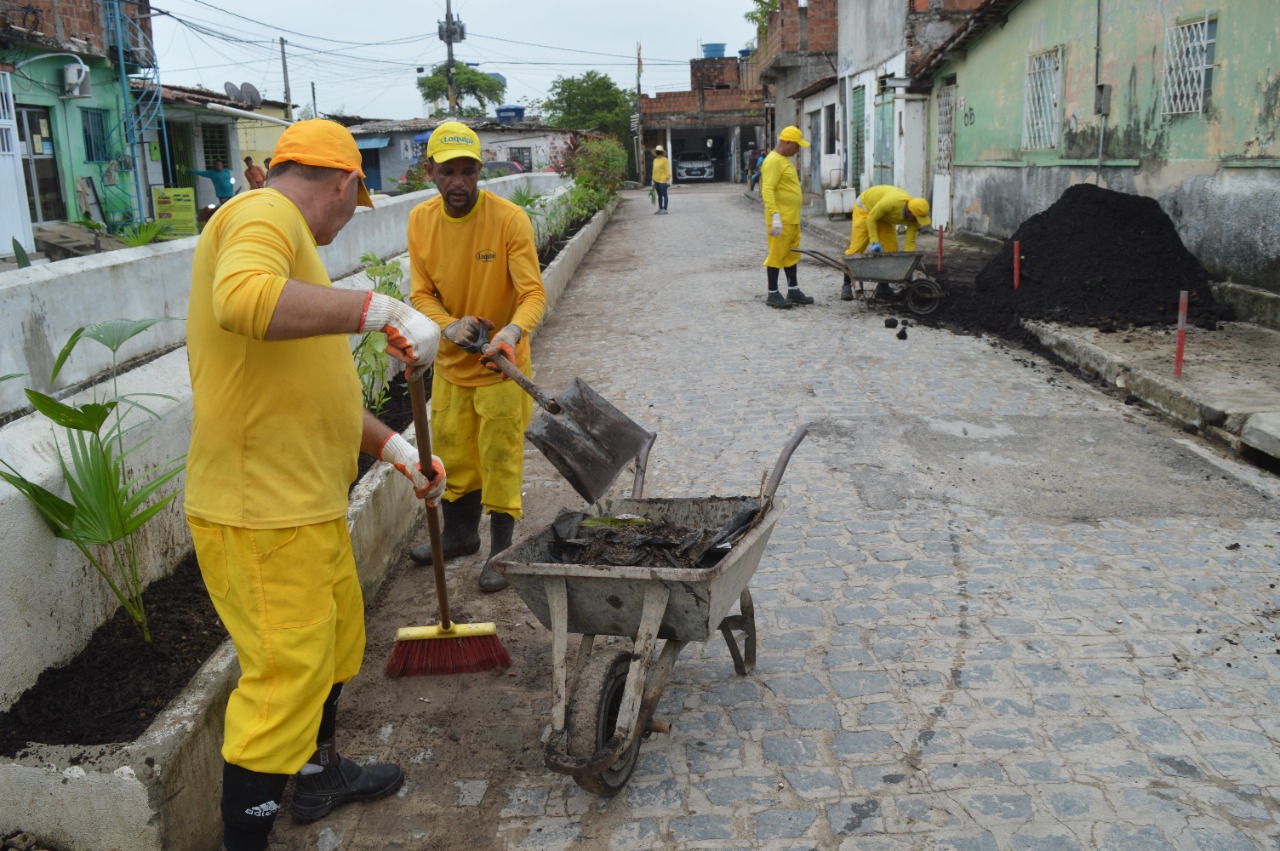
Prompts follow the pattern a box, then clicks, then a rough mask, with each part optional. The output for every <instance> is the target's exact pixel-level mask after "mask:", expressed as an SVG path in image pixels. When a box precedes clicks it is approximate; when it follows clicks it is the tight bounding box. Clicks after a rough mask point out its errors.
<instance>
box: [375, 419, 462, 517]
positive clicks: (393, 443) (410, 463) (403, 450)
mask: <svg viewBox="0 0 1280 851" xmlns="http://www.w3.org/2000/svg"><path fill="white" fill-rule="evenodd" d="M378 460H379V461H386V462H387V463H388V464H390V465H391V466H393V467H395V468H396V469H397V470H399V471H400V472H401V473H403V474H404V476H405V478H407V479H408V480H409V481H410V482H412V483H413V493H414V495H415V496H417V497H418V498H419V499H425V500H426V501H427V505H429V506H431V507H432V508H435V507H436V504H437V503H438V502H439V501H440V495H441V494H442V493H444V484H445V479H444V463H443V462H442V461H441V460H440V459H439V458H438V457H437V456H435V455H432V456H431V473H430V475H429V476H427V475H424V474H423V471H422V463H421V462H420V461H419V458H418V448H417V447H416V446H414V445H413V444H412V443H410V442H409V441H407V440H405V439H404V437H403V436H402V435H400V434H399V433H396V432H392V434H391V436H390V437H388V438H387V439H386V440H385V441H384V442H383V444H382V446H380V447H378Z"/></svg>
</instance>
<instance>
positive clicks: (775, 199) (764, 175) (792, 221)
mask: <svg viewBox="0 0 1280 851" xmlns="http://www.w3.org/2000/svg"><path fill="white" fill-rule="evenodd" d="M760 199H761V200H762V201H764V218H765V221H766V222H767V221H769V220H770V219H772V218H773V214H774V213H777V214H779V215H780V216H782V223H783V224H784V225H798V224H800V205H801V204H803V203H804V192H803V191H801V189H800V175H799V174H798V173H797V172H796V167H795V165H794V164H793V163H792V162H791V158H790V157H784V156H783V155H782V154H780V153H778V152H777V151H770V152H769V156H767V157H765V158H764V163H763V164H762V165H761V166H760Z"/></svg>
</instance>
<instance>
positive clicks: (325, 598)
mask: <svg viewBox="0 0 1280 851" xmlns="http://www.w3.org/2000/svg"><path fill="white" fill-rule="evenodd" d="M187 525H188V526H189V527H190V528H191V536H192V538H193V539H194V541H195V547H196V558H197V559H199V561H200V573H201V574H202V575H203V576H204V584H205V587H206V588H208V590H209V596H210V598H212V600H213V606H214V608H215V609H216V610H217V612H218V617H220V618H222V623H223V624H224V625H225V626H226V628H227V632H229V633H230V634H231V640H232V641H233V642H234V643H235V646H236V655H237V656H239V658H240V681H239V682H238V683H237V684H236V688H235V690H234V691H233V692H231V697H230V698H229V699H228V701H227V717H226V721H225V722H224V725H223V742H222V757H223V759H225V760H226V761H227V762H229V763H231V764H232V765H238V766H240V767H241V768H246V769H248V770H250V771H257V772H261V773H264V774H294V773H295V772H297V771H298V769H300V768H302V766H303V764H304V763H306V761H307V759H308V758H309V757H310V756H311V755H312V754H313V753H314V752H315V749H316V733H317V732H318V731H319V729H320V715H321V712H322V711H323V708H324V701H325V699H326V698H327V697H328V696H329V692H330V691H331V690H332V689H333V686H334V685H335V684H337V683H345V682H347V681H348V680H350V679H351V678H352V677H354V676H355V675H356V674H357V673H358V672H359V670H360V661H361V659H362V658H363V656H364V598H363V596H362V595H361V593H360V577H359V576H358V575H357V573H356V562H355V557H354V556H353V555H352V553H351V538H350V537H349V536H348V534H347V518H346V517H345V516H344V517H338V518H335V519H333V520H330V521H327V522H324V523H316V524H313V525H310V526H297V527H294V528H291V529H242V528H239V527H235V526H220V525H218V524H216V523H209V522H206V521H204V520H200V519H199V518H196V517H190V516H188V517H187Z"/></svg>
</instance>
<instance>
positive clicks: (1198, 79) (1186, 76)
mask: <svg viewBox="0 0 1280 851" xmlns="http://www.w3.org/2000/svg"><path fill="white" fill-rule="evenodd" d="M1217 39H1218V22H1217V21H1216V20H1214V19H1212V18H1210V17H1209V16H1207V15H1206V16H1205V17H1204V18H1203V19H1202V20H1199V21H1192V22H1191V23H1189V24H1179V25H1178V26H1174V27H1169V28H1168V29H1166V30H1165V31H1164V75H1163V80H1162V83H1161V87H1160V112H1161V113H1162V114H1164V115H1180V114H1186V113H1201V112H1204V107H1205V101H1206V99H1207V98H1208V95H1209V92H1210V90H1211V89H1212V88H1213V54H1214V47H1215V46H1216V44H1217Z"/></svg>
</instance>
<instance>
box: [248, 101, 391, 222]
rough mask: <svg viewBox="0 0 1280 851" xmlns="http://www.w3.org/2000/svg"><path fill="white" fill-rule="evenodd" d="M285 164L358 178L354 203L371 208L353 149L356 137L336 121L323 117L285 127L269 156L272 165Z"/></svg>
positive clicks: (362, 172) (357, 156)
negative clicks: (352, 174)
mask: <svg viewBox="0 0 1280 851" xmlns="http://www.w3.org/2000/svg"><path fill="white" fill-rule="evenodd" d="M284 162H295V163H302V164H303V165H315V166H320V167H322V168H336V169H341V170H342V171H347V172H351V171H354V172H355V173H357V174H359V175H360V188H359V189H358V190H357V191H356V203H357V204H359V205H360V206H361V207H372V206H373V201H371V200H370V199H369V190H368V189H367V188H365V185H364V171H363V170H362V169H361V168H360V164H361V159H360V149H359V148H357V147H356V140H355V137H354V136H352V135H351V131H350V130H348V129H347V128H345V127H343V126H342V125H341V124H339V123H337V122H336V121H329V120H328V119H325V118H311V119H308V120H307V121H298V122H295V123H293V124H290V125H289V126H288V127H287V128H285V131H284V133H282V134H280V141H279V142H276V150H275V153H273V154H272V155H271V164H272V165H279V164H280V163H284Z"/></svg>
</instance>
